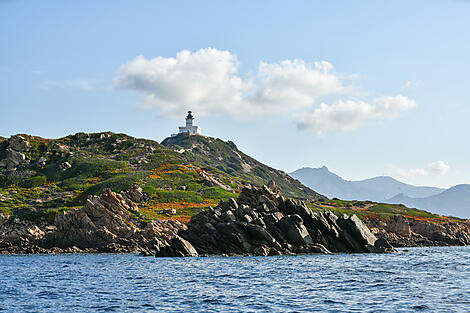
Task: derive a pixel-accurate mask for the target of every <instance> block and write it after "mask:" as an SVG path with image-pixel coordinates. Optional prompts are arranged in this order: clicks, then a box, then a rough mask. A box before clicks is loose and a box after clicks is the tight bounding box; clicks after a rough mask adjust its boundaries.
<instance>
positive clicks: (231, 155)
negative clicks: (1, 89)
mask: <svg viewBox="0 0 470 313" xmlns="http://www.w3.org/2000/svg"><path fill="white" fill-rule="evenodd" d="M192 137H198V138H192ZM192 137H191V138H184V136H177V137H174V138H173V139H172V140H173V141H170V140H166V141H165V144H166V145H162V144H159V143H158V142H156V141H153V140H147V139H138V138H134V137H131V136H128V135H125V134H115V133H111V132H104V133H94V134H86V133H77V134H75V135H70V136H66V137H63V138H59V139H44V138H40V137H36V136H30V135H26V134H21V135H14V136H12V137H11V138H10V139H8V140H3V141H0V213H5V214H8V215H10V216H18V217H21V218H27V219H36V218H40V217H46V218H53V216H54V215H56V214H60V213H62V212H64V211H67V210H69V209H70V208H74V207H79V206H82V205H83V204H84V203H85V199H86V198H87V197H88V196H89V195H98V194H99V193H100V192H101V191H102V190H104V189H106V188H110V189H111V190H112V191H114V192H120V191H123V190H129V189H130V188H131V187H132V186H133V185H139V186H141V187H142V188H143V192H144V194H145V195H146V198H145V201H144V202H143V203H142V204H141V206H142V209H141V210H139V213H138V214H137V215H138V216H136V218H139V219H141V220H143V221H149V220H152V219H154V218H156V217H166V215H164V214H162V212H163V209H176V210H177V213H178V215H177V217H178V218H180V220H181V221H183V222H187V221H188V220H189V217H190V216H191V215H193V214H195V213H197V212H199V211H200V210H201V209H203V208H205V207H208V206H210V205H217V203H219V202H220V201H222V200H228V199H229V198H232V197H233V198H236V197H237V195H238V193H239V192H240V190H241V188H242V187H243V186H245V185H247V184H249V183H253V184H258V183H260V182H261V183H264V182H267V181H268V180H270V179H273V180H275V181H276V182H279V185H280V186H281V189H282V190H283V192H284V193H285V194H286V195H288V196H291V197H297V198H306V199H317V198H323V197H322V196H320V195H319V194H317V193H315V192H314V191H313V190H310V189H309V188H307V187H305V186H303V185H302V184H300V183H299V182H297V181H295V180H294V179H292V178H291V177H289V176H288V175H287V174H285V173H283V172H280V171H277V170H275V169H272V168H270V167H268V166H265V165H263V164H261V163H259V162H257V161H256V160H254V159H252V158H250V157H248V156H246V155H245V154H243V153H242V152H241V151H239V150H238V149H237V148H236V146H235V145H234V144H233V143H230V142H228V143H227V142H224V141H222V140H219V139H215V138H206V137H202V136H192ZM169 142H173V143H175V144H176V143H179V144H181V145H183V146H185V145H184V144H185V143H187V144H188V145H191V147H192V145H195V147H193V148H192V149H188V151H185V152H182V151H179V152H176V151H174V147H173V146H171V145H169ZM185 147H187V146H185ZM207 151H213V153H212V154H210V155H207V154H206V152H207ZM219 159H220V160H219ZM241 160H244V161H243V162H242V161H241ZM240 164H247V165H240ZM240 166H249V167H250V168H249V170H247V168H246V169H245V168H243V167H241V168H240ZM245 171H246V172H245ZM291 183H292V185H291Z"/></svg>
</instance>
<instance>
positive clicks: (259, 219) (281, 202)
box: [0, 183, 470, 257]
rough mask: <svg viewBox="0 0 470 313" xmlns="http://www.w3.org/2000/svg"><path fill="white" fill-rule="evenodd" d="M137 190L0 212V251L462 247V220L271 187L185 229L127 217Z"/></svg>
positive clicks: (469, 228)
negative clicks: (36, 212) (297, 195)
mask: <svg viewBox="0 0 470 313" xmlns="http://www.w3.org/2000/svg"><path fill="white" fill-rule="evenodd" d="M143 197H144V195H143V194H142V189H141V188H140V187H137V186H135V187H133V188H132V189H131V190H129V191H126V192H121V193H115V192H112V191H111V190H109V189H107V190H104V191H103V192H102V193H101V194H100V195H99V196H90V197H89V198H88V199H87V200H86V203H85V205H84V206H83V207H82V208H77V209H72V210H70V211H68V212H66V213H65V214H58V215H56V216H55V218H54V220H53V221H52V222H50V221H47V220H46V219H40V220H38V221H34V222H32V221H28V220H22V219H19V218H18V217H16V218H9V217H8V216H5V215H2V214H0V253H3V254H12V253H15V254H21V253H24V254H34V253H140V254H142V255H156V256H170V257H171V256H198V255H260V256H267V255H283V254H288V255H292V254H305V253H338V252H346V253H370V252H372V253H383V252H393V251H395V249H394V248H393V247H411V246H443V245H444V246H445V245H469V244H470V223H468V222H460V223H457V222H455V223H446V224H442V225H440V224H432V223H425V222H419V221H416V220H413V219H411V218H406V217H403V216H402V215H396V216H393V217H392V218H391V219H390V220H389V221H387V222H384V221H377V220H365V221H364V222H363V221H361V220H360V219H359V218H357V217H356V216H355V215H351V216H346V215H343V216H336V215H335V214H333V213H331V212H324V213H313V212H312V211H311V210H310V209H309V208H308V207H307V206H306V205H305V203H304V202H302V201H298V200H293V199H286V198H284V197H283V196H282V195H281V193H280V190H279V189H278V188H277V186H276V185H275V184H273V183H271V184H270V185H269V186H263V187H256V186H248V187H245V188H244V189H243V190H242V192H241V194H240V196H239V198H238V199H237V200H234V199H230V200H229V201H227V202H222V203H220V204H219V205H218V206H217V207H214V208H210V209H209V210H208V211H202V212H201V213H199V214H197V215H195V216H193V217H192V219H191V221H190V222H189V224H188V225H187V226H186V225H184V224H182V223H180V222H178V221H175V220H171V219H170V220H160V219H156V220H154V221H152V222H150V223H147V224H142V223H141V222H139V221H138V220H136V219H135V218H133V214H131V213H133V212H134V213H135V212H138V210H139V208H138V203H140V202H141V201H142V200H143Z"/></svg>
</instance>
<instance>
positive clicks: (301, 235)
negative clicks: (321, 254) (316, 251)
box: [279, 215, 313, 246]
mask: <svg viewBox="0 0 470 313" xmlns="http://www.w3.org/2000/svg"><path fill="white" fill-rule="evenodd" d="M301 221H302V219H301V218H300V216H298V215H288V216H285V217H283V218H282V219H281V220H280V221H279V228H280V229H281V231H282V232H283V233H284V234H285V235H286V237H287V238H288V239H289V242H291V243H292V244H293V245H294V246H302V245H310V244H313V240H312V237H310V234H309V233H308V231H307V229H306V228H305V226H304V225H303V224H302V222H301Z"/></svg>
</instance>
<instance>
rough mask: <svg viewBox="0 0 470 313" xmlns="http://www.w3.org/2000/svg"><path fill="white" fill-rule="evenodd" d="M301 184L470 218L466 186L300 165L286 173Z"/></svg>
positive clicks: (469, 194)
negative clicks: (352, 175)
mask: <svg viewBox="0 0 470 313" xmlns="http://www.w3.org/2000/svg"><path fill="white" fill-rule="evenodd" d="M289 175H291V176H292V177H293V178H296V179H298V180H299V181H300V182H302V183H303V184H304V185H306V186H308V187H310V188H312V189H313V190H315V191H317V192H319V193H320V194H323V195H325V196H327V197H329V198H334V197H336V198H340V199H345V200H371V201H377V202H386V203H402V204H405V205H406V206H410V207H416V208H420V209H423V210H428V211H431V212H433V213H438V214H445V215H453V216H458V217H463V218H470V185H465V184H462V185H457V186H454V187H451V188H449V189H441V188H437V187H421V186H413V185H409V184H405V183H402V182H400V181H398V180H396V179H393V178H392V177H389V176H378V177H373V178H369V179H365V180H360V181H348V180H345V179H343V178H341V177H340V176H338V175H336V174H334V173H332V172H330V171H329V170H328V168H327V167H326V166H323V167H321V168H309V167H304V168H301V169H298V170H296V171H294V172H292V173H290V174H289Z"/></svg>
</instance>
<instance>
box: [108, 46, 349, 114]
mask: <svg viewBox="0 0 470 313" xmlns="http://www.w3.org/2000/svg"><path fill="white" fill-rule="evenodd" d="M238 65H239V62H238V60H237V57H236V56H235V55H234V54H232V53H230V52H229V51H221V50H217V49H213V48H208V49H200V50H199V51H196V52H190V51H187V50H184V51H181V52H178V53H177V54H176V57H174V58H172V57H170V58H165V57H156V58H154V59H150V60H149V59H146V58H144V57H143V56H138V57H136V58H135V59H134V60H132V61H130V62H129V63H127V64H125V65H123V66H121V68H120V69H119V71H118V75H117V77H116V78H115V79H114V86H115V87H116V88H123V89H133V90H137V91H140V92H143V93H144V94H146V95H147V98H146V99H145V101H144V102H143V103H142V106H143V107H146V108H158V109H160V110H161V111H162V113H163V114H164V115H181V112H184V111H185V110H186V109H187V108H189V107H190V108H192V109H193V110H194V111H197V113H198V115H214V114H231V115H238V114H242V115H246V114H270V113H271V114H279V113H285V112H290V111H292V110H298V109H301V108H305V107H308V106H311V105H313V103H314V102H315V100H316V99H317V98H319V97H323V96H328V95H331V94H335V93H339V92H341V91H342V90H344V89H345V87H343V86H342V84H341V81H340V79H339V78H338V77H337V76H336V75H335V74H333V73H332V71H333V66H332V65H331V64H330V63H328V62H316V63H313V64H309V63H306V62H304V61H302V60H297V59H296V60H293V61H291V60H285V61H283V62H280V63H276V64H270V63H265V62H262V63H260V65H259V68H258V69H257V72H256V73H254V74H253V75H251V76H249V77H247V78H242V77H241V76H240V74H239V71H238Z"/></svg>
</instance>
